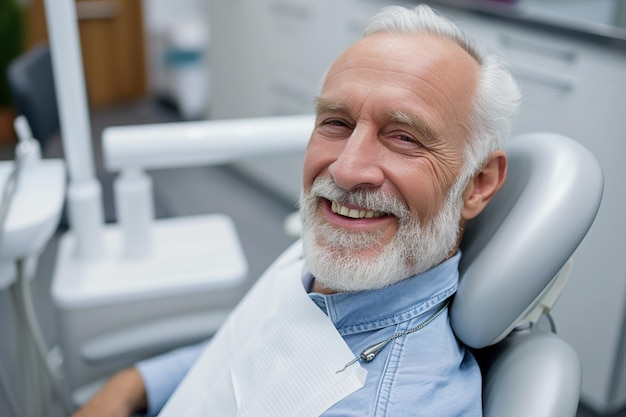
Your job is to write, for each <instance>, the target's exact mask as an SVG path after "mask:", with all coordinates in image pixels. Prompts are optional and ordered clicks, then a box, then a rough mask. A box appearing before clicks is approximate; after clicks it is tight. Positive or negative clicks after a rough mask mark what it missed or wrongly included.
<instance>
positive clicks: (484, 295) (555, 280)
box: [450, 133, 603, 417]
mask: <svg viewBox="0 0 626 417" xmlns="http://www.w3.org/2000/svg"><path fill="white" fill-rule="evenodd" d="M505 149H506V151H507V155H508V158H509V170H508V176H507V180H506V182H505V185H504V186H503V188H502V189H501V190H500V191H499V192H498V193H497V194H496V196H495V197H494V199H493V200H492V201H491V202H490V203H489V205H488V206H487V207H486V209H485V210H484V211H483V212H482V213H481V214H480V216H478V217H477V218H476V219H475V220H474V221H473V222H472V223H471V224H470V225H468V227H467V228H466V232H465V236H464V238H463V242H462V244H461V249H462V251H463V257H462V259H461V264H460V267H459V269H460V283H459V289H458V292H457V294H456V296H455V299H454V301H453V303H452V305H451V310H450V319H451V323H452V327H453V329H454V331H455V333H456V335H457V337H458V338H459V339H460V340H461V341H462V342H463V343H465V344H466V345H467V346H469V347H471V348H473V349H475V353H476V356H477V358H478V360H479V362H480V364H481V369H482V370H483V374H484V391H483V392H484V395H483V399H484V415H485V417H528V416H533V417H557V416H558V417H566V416H572V417H573V416H575V415H576V410H577V407H578V401H579V396H580V384H581V373H582V372H581V363H580V359H579V357H578V355H577V353H576V352H575V351H574V350H573V349H572V348H571V347H570V346H569V345H568V344H567V343H566V342H565V341H564V340H562V339H561V338H559V337H558V336H557V335H556V334H555V333H553V332H551V331H545V330H537V327H539V326H537V324H536V323H537V322H538V321H539V319H540V317H541V315H542V313H545V312H549V310H550V309H551V307H552V305H553V304H554V302H555V301H556V298H557V297H558V294H559V293H560V291H561V289H562V287H563V285H564V284H565V280H566V279H567V275H568V274H569V270H570V268H571V262H570V261H569V259H570V258H571V256H572V254H573V253H574V251H575V250H576V248H577V247H578V245H579V244H580V242H581V241H582V239H583V238H584V236H585V234H586V233H587V231H588V230H589V228H590V227H591V224H592V222H593V220H594V219H595V216H596V214H597V211H598V208H599V205H600V200H601V198H602V192H603V175H602V171H601V168H600V166H599V164H598V162H597V161H596V159H595V158H594V157H593V156H592V155H591V154H590V153H589V152H588V151H587V150H586V149H585V148H584V147H583V146H582V145H580V144H578V143H577V142H575V141H573V140H571V139H569V138H567V137H564V136H560V135H556V134H549V133H536V134H528V135H522V136H518V137H515V138H513V139H511V141H510V142H509V143H508V144H507V146H506V147H505Z"/></svg>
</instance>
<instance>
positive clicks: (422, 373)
mask: <svg viewBox="0 0 626 417" xmlns="http://www.w3.org/2000/svg"><path fill="white" fill-rule="evenodd" d="M518 101H519V92H518V88H517V86H516V84H515V82H514V81H513V79H512V77H511V75H510V74H509V73H508V72H507V71H506V69H505V68H504V67H503V66H502V64H501V63H499V61H498V60H497V59H495V58H494V57H493V56H489V55H483V54H482V53H481V52H480V51H479V50H478V49H477V48H476V47H475V46H473V45H472V44H471V42H470V41H469V40H468V39H467V38H466V37H465V36H464V35H463V33H462V32H461V31H460V30H459V28H457V27H456V26H455V25H454V24H452V23H451V22H449V21H448V20H446V19H444V18H443V17H441V16H438V15H437V14H435V13H434V12H433V11H432V10H431V9H430V8H428V7H426V6H418V7H417V8H415V9H414V10H408V9H404V8H400V7H389V8H386V9H383V10H382V11H381V12H379V14H377V15H376V16H375V17H374V18H373V19H372V21H371V22H370V23H369V25H368V26H367V29H366V31H365V35H364V36H363V38H362V39H361V40H359V41H358V42H356V43H355V44H354V45H352V46H351V47H350V48H349V49H348V50H346V51H345V52H344V53H343V54H342V55H341V56H340V57H339V58H338V59H337V60H336V61H335V62H334V64H333V65H332V67H331V68H330V70H329V71H328V74H327V75H326V78H325V81H324V84H323V87H322V90H321V93H320V95H319V97H318V98H317V99H316V116H317V117H316V122H315V127H314V130H313V132H312V135H311V139H310V142H309V145H308V148H307V151H306V156H305V162H304V171H303V173H304V175H303V193H302V198H301V202H300V206H301V217H302V220H303V237H302V249H301V251H302V254H303V257H304V260H303V261H302V262H303V266H304V273H303V274H300V273H295V274H292V276H290V277H289V279H290V280H292V281H293V280H298V282H299V280H302V282H303V283H304V289H303V292H304V291H305V290H306V292H307V293H308V296H307V301H308V302H310V303H311V304H315V307H316V310H318V311H321V312H323V314H324V317H326V318H327V320H328V321H329V323H331V324H332V326H333V331H334V332H336V333H337V334H338V336H340V340H341V341H342V343H345V344H346V345H347V346H348V347H349V349H350V351H351V352H352V354H353V356H355V358H356V359H355V360H353V361H350V362H348V363H345V365H344V366H343V368H342V369H338V370H337V372H336V373H337V374H341V372H342V371H345V370H346V369H353V368H352V367H353V366H360V367H362V368H363V369H364V370H365V371H366V374H365V373H364V374H363V375H366V376H363V380H362V384H361V385H362V386H360V387H358V388H356V389H353V390H351V391H350V392H347V393H345V394H341V395H339V396H338V397H337V398H335V399H333V400H332V401H330V403H329V404H324V405H323V406H321V405H320V407H321V408H320V410H321V411H319V412H318V413H317V414H319V413H322V415H324V416H348V415H354V416H357V415H358V416H366V415H372V416H374V415H376V416H405V415H406V416H408V415H411V416H413V415H420V416H431V417H432V416H435V415H436V416H480V415H482V404H481V376H480V370H479V369H478V366H477V364H476V361H475V360H474V358H473V357H472V355H471V353H470V352H469V350H467V349H466V348H465V347H464V346H462V345H460V344H459V342H458V341H457V340H456V339H455V337H454V334H453V332H452V330H451V328H450V325H449V322H448V318H447V311H446V306H447V303H448V300H449V299H450V297H452V295H453V294H454V293H455V291H456V288H457V281H458V263H459V260H460V257H461V253H460V251H459V244H460V241H461V238H462V231H463V225H464V223H465V222H466V221H468V220H470V219H472V218H474V217H475V216H477V215H478V214H479V213H480V212H481V211H482V210H483V208H484V207H485V206H486V205H487V203H488V202H489V201H490V199H491V198H492V197H493V195H494V194H495V193H496V192H497V191H498V190H499V188H500V187H501V186H502V184H503V182H504V180H505V176H506V166H507V161H506V156H505V154H504V152H503V151H502V150H501V145H502V142H503V140H504V139H505V138H506V137H507V136H508V134H509V131H510V125H511V120H512V118H513V115H514V113H515V111H516V109H517V104H518ZM298 251H299V249H298ZM298 271H302V269H299V270H298ZM270 275H271V274H270ZM265 279H266V280H267V279H269V278H265ZM262 280H263V279H262ZM298 285H299V284H298ZM252 297H254V296H252ZM278 311H279V312H280V311H281V310H280V309H278ZM235 314H236V313H235ZM225 337H226V336H223V335H221V334H220V333H218V335H217V336H216V338H215V340H214V341H212V342H211V343H209V345H208V346H209V347H208V348H207V349H210V348H211V346H212V345H214V344H217V345H219V344H220V343H222V342H221V340H222V339H224V338H225ZM284 337H285V338H286V339H287V338H289V337H291V335H290V334H289V333H285V334H284ZM202 349H204V346H202V347H193V348H187V349H186V350H181V351H176V352H173V353H170V354H168V355H165V356H163V357H159V358H155V359H152V360H149V361H146V362H143V363H140V364H138V366H137V367H136V368H132V369H127V370H124V371H122V372H120V373H119V374H117V375H116V376H114V377H113V378H112V379H111V381H110V382H109V383H108V384H107V385H106V386H105V388H104V389H103V390H102V391H100V392H99V393H98V394H97V395H96V396H95V397H94V398H93V399H92V400H91V402H90V403H89V404H88V405H87V406H86V407H85V408H84V409H83V410H82V413H84V414H85V415H106V413H109V414H108V415H129V414H130V413H132V412H134V411H137V410H142V409H148V411H149V413H150V414H153V413H156V412H158V410H159V409H160V408H161V406H162V404H163V403H164V402H165V401H166V400H167V398H168V397H169V396H170V395H171V393H172V392H173V390H174V389H175V387H176V386H177V385H178V384H179V382H180V380H181V379H182V378H183V376H184V374H185V373H186V372H187V370H188V369H189V368H190V367H191V366H192V364H193V362H194V361H195V360H196V358H197V357H198V355H199V354H200V353H199V352H200V351H201V350H202ZM216 349H217V348H216ZM303 349H304V350H306V348H303ZM310 353H317V356H318V357H319V359H318V360H319V362H320V367H321V366H323V362H324V361H325V360H326V359H325V358H324V356H325V352H324V351H321V352H310ZM302 354H303V355H306V354H307V352H306V351H305V352H303V353H302ZM269 355H270V356H269V357H270V360H273V359H271V358H272V356H271V355H272V353H269ZM208 356H211V355H208ZM226 356H228V355H226ZM244 356H245V355H244ZM244 359H245V358H244ZM280 359H281V358H278V357H277V358H276V361H279V360H280ZM224 360H225V362H224V366H226V367H228V366H232V365H229V364H228V363H227V362H228V360H227V359H224ZM354 362H356V363H354ZM280 363H281V364H283V362H280ZM276 366H278V365H276ZM285 366H286V367H287V368H286V369H283V370H282V372H283V373H282V374H281V375H285V373H286V375H294V376H295V375H299V376H302V375H300V373H302V372H304V371H303V369H305V368H304V366H305V365H304V364H303V367H302V369H301V368H300V367H299V366H296V367H293V368H290V367H289V365H285ZM205 369H208V368H205ZM268 372H270V373H272V372H273V371H272V370H271V369H270V370H269V371H268ZM305 376H306V375H305ZM271 378H273V376H272V375H268V381H272V379H271ZM283 378H284V377H283ZM295 379H298V378H294V380H295ZM329 379H330V377H329ZM324 383H325V382H324ZM324 383H322V384H324ZM268 384H269V385H271V384H272V383H271V382H268ZM269 389H270V390H271V386H270V387H269ZM183 391H184V390H183ZM311 391H315V389H311ZM304 394H305V396H306V394H307V393H306V392H305V393H304ZM268 395H270V394H268ZM311 395H313V394H311ZM244 400H245V399H244ZM289 400H295V399H286V400H285V401H289ZM279 402H280V401H279ZM248 405H249V404H248ZM252 406H254V404H253V405H252ZM276 407H277V409H278V407H279V405H278V404H277V405H276ZM207 409H208V410H210V404H209V406H208V407H207ZM251 410H254V408H251ZM99 413H100V414H99ZM115 413H117V414H115ZM79 414H80V413H79ZM311 414H315V413H311ZM207 415H211V413H210V412H208V414H207ZM252 415H260V414H255V413H254V412H252ZM273 415H277V414H273Z"/></svg>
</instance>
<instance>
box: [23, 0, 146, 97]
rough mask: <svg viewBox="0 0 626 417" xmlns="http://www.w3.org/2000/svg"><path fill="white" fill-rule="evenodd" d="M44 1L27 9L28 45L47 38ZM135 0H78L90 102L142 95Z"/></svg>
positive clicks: (140, 24) (140, 32)
mask: <svg viewBox="0 0 626 417" xmlns="http://www.w3.org/2000/svg"><path fill="white" fill-rule="evenodd" d="M43 1H44V0H32V1H31V2H30V4H29V8H28V31H27V32H28V44H29V45H31V46H32V45H35V44H37V43H39V42H43V41H46V40H47V38H48V34H47V29H46V18H45V12H44V3H43ZM141 4H142V3H141V1H139V0H102V1H99V0H98V1H96V0H77V1H76V14H77V18H78V23H79V31H80V41H81V52H82V57H83V66H84V70H85V82H86V86H87V95H88V98H89V104H90V106H92V107H102V106H110V105H113V104H116V103H121V102H125V101H130V100H134V99H138V98H141V97H144V96H145V94H146V70H145V56H144V55H145V53H144V30H143V18H142V7H141Z"/></svg>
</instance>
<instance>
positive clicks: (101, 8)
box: [76, 0, 117, 20]
mask: <svg viewBox="0 0 626 417" xmlns="http://www.w3.org/2000/svg"><path fill="white" fill-rule="evenodd" d="M76 16H77V17H78V20H95V19H113V18H114V17H116V16H117V5H116V4H115V2H114V1H111V0H89V1H78V2H76Z"/></svg>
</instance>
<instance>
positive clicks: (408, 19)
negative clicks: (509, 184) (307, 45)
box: [363, 4, 521, 186]
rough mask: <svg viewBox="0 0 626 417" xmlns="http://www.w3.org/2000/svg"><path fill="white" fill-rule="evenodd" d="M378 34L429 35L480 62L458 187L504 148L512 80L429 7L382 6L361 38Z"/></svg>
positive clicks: (514, 92) (515, 96) (516, 97)
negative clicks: (449, 41) (437, 37)
mask: <svg viewBox="0 0 626 417" xmlns="http://www.w3.org/2000/svg"><path fill="white" fill-rule="evenodd" d="M381 32H383V33H397V34H407V35H408V34H421V33H428V34H433V35H436V36H440V37H444V38H448V39H450V40H452V41H454V42H455V43H457V44H458V45H459V46H461V47H462V48H463V49H464V50H465V51H467V53H469V54H470V55H471V56H472V57H474V59H476V61H477V62H478V63H479V65H480V73H479V82H478V88H477V91H476V96H475V98H474V103H473V113H472V115H471V118H470V120H471V125H472V133H471V137H470V138H469V140H468V145H467V147H466V152H465V154H466V161H465V163H464V165H463V171H462V172H461V175H460V177H459V180H460V181H459V182H460V184H459V186H461V185H463V186H464V185H466V184H467V181H469V179H470V178H471V177H472V176H473V175H474V173H475V172H476V171H477V170H478V169H479V168H480V166H481V165H482V164H483V163H484V162H485V160H486V159H487V158H488V156H489V155H490V154H491V153H492V152H493V151H495V150H496V149H500V148H502V147H503V146H504V142H505V141H506V139H507V138H508V137H509V135H510V133H511V127H512V124H513V119H514V117H515V115H516V113H517V109H518V107H519V102H520V98H521V94H520V91H519V87H518V85H517V83H516V81H515V79H514V78H513V76H512V75H511V73H510V72H509V70H508V69H507V68H506V66H505V65H504V63H503V61H502V60H501V59H500V57H499V56H497V55H495V54H493V53H490V52H488V51H486V50H484V49H481V48H479V47H478V46H477V45H476V44H475V43H474V42H473V41H472V40H471V39H470V38H469V37H468V36H467V34H465V32H463V31H462V30H461V28H459V27H458V26H457V25H456V24H455V23H453V22H452V21H450V20H448V19H447V18H445V17H443V16H442V15H440V14H438V13H436V12H435V11H434V10H433V9H431V8H430V7H429V6H426V5H423V4H422V5H419V6H417V7H415V8H414V9H407V8H404V7H401V6H388V7H385V8H384V9H382V10H381V11H379V12H378V13H377V14H376V15H375V16H374V17H373V18H372V19H371V20H370V22H369V23H368V25H367V27H366V28H365V31H364V33H363V36H364V37H366V36H369V35H372V34H374V33H381Z"/></svg>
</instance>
